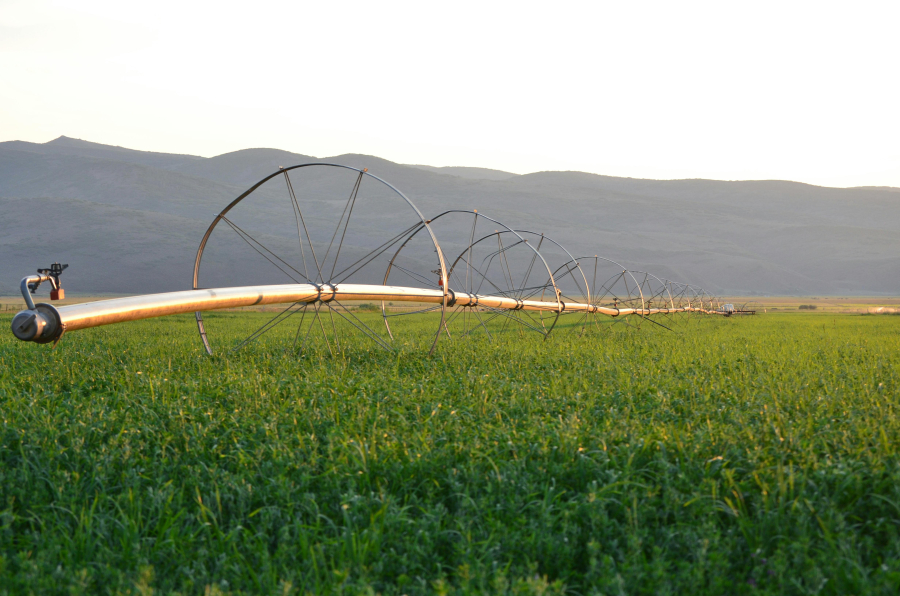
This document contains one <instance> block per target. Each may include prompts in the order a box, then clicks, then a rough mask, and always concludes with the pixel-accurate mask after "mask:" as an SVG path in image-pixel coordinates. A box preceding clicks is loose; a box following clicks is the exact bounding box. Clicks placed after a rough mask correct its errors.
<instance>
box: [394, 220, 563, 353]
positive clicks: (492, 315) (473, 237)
mask: <svg viewBox="0 0 900 596" xmlns="http://www.w3.org/2000/svg"><path fill="white" fill-rule="evenodd" d="M428 221H429V225H430V226H431V227H432V228H433V230H434V232H435V234H436V235H438V236H439V237H440V238H441V249H442V250H443V252H444V258H445V260H446V262H447V280H448V283H449V287H448V293H449V295H450V299H449V301H448V304H447V306H448V309H447V315H446V317H445V321H444V323H443V331H444V333H445V335H447V336H448V337H455V336H461V337H463V336H464V337H468V336H471V335H483V336H485V337H486V338H488V339H492V338H493V337H494V336H495V335H496V334H498V333H502V332H504V331H507V330H510V329H517V330H519V331H526V330H530V331H534V332H537V333H539V334H541V335H543V336H544V337H546V336H548V335H549V334H550V332H551V331H552V329H553V326H554V325H555V324H556V320H557V319H558V317H559V311H560V306H559V305H560V293H559V291H558V289H557V286H556V282H555V279H554V276H553V273H552V272H551V270H550V266H549V265H548V264H547V261H546V260H545V258H544V256H543V253H542V251H541V250H540V248H539V245H540V242H534V241H532V240H530V239H529V238H527V237H526V236H527V235H529V234H530V233H526V234H525V235H523V234H521V233H519V232H517V231H514V230H512V229H511V228H509V227H508V226H506V225H505V224H503V223H502V222H499V221H497V220H495V219H492V218H490V217H487V216H485V215H483V214H481V213H478V211H475V210H471V211H468V210H450V211H445V212H443V213H440V214H438V215H436V216H434V217H432V218H431V219H430V220H428ZM414 240H415V235H411V236H410V237H409V239H408V241H407V242H404V243H403V244H402V245H401V246H399V248H398V249H397V251H396V253H395V254H394V256H393V257H392V259H391V262H390V263H389V265H388V267H387V269H386V271H385V275H384V280H383V283H384V284H385V285H394V284H403V283H406V282H407V281H408V280H410V279H422V278H423V277H425V276H428V275H431V274H433V273H435V272H431V273H428V272H423V271H415V270H411V269H410V268H409V267H407V266H405V265H401V263H403V262H404V260H406V259H409V257H410V255H414V254H415V253H416V248H415V246H414ZM488 295H489V296H494V297H499V298H502V299H504V300H508V301H513V303H512V308H509V307H505V308H501V307H498V306H497V305H496V304H495V303H493V302H488V301H486V300H484V296H488ZM527 300H541V301H544V302H546V306H545V307H544V309H543V310H540V309H539V310H528V309H525V308H522V307H521V305H522V304H523V301H527ZM431 311H432V308H423V309H420V310H414V311H411V312H409V313H387V312H384V320H385V326H386V328H387V329H389V330H391V329H393V326H394V325H395V324H396V322H397V321H398V319H401V318H403V317H407V316H409V315H426V314H427V313H429V312H431Z"/></svg>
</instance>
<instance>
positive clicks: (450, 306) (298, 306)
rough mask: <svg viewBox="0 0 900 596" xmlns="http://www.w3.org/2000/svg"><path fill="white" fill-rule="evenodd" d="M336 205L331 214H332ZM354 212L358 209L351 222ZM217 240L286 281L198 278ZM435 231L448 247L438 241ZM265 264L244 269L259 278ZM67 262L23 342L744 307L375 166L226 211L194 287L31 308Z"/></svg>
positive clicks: (56, 293)
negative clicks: (221, 283)
mask: <svg viewBox="0 0 900 596" xmlns="http://www.w3.org/2000/svg"><path fill="white" fill-rule="evenodd" d="M282 179H283V180H282ZM282 182H283V185H281V186H279V188H275V186H274V185H275V184H281V183H282ZM341 183H346V184H347V185H349V186H350V190H349V196H348V197H347V196H346V190H345V191H343V194H344V195H345V197H346V198H341V200H340V202H338V201H336V200H334V196H335V194H336V193H337V192H338V191H337V190H336V189H339V188H341ZM351 183H352V184H351ZM363 188H366V189H371V190H372V191H373V197H374V198H372V199H371V200H370V201H367V200H366V197H363V196H361V189H363ZM277 193H280V194H277ZM282 199H283V200H282ZM245 201H246V202H245ZM251 202H253V205H252V206H249V207H247V209H245V212H246V214H247V215H248V218H249V221H250V224H244V225H243V226H242V225H239V224H238V223H237V221H236V220H237V217H235V216H233V215H232V212H233V211H235V210H236V209H237V208H239V206H242V205H248V204H249V203H251ZM273 205H279V206H281V207H284V208H285V209H286V208H287V207H286V206H287V205H289V206H290V209H291V211H290V213H291V215H290V216H288V215H287V212H286V211H285V212H283V213H280V214H276V215H273V216H272V221H274V222H275V225H281V224H282V223H283V224H285V225H287V224H290V225H291V226H292V229H293V227H295V228H296V235H295V237H294V239H293V240H292V241H291V242H292V245H291V246H290V248H289V249H285V250H289V251H290V252H291V255H288V254H286V253H285V252H284V250H281V251H276V250H274V249H270V248H269V246H270V245H271V244H272V242H275V243H278V244H279V246H282V245H283V244H284V242H285V241H284V240H283V237H279V239H276V240H274V241H273V240H271V239H270V237H269V236H265V234H260V230H266V229H268V227H272V226H270V225H269V224H266V225H263V224H260V223H259V221H260V220H259V214H260V213H268V212H269V210H271V208H272V207H273ZM366 209H368V212H366ZM338 212H340V217H338V218H337V219H336V222H335V221H330V222H328V223H327V224H326V223H325V222H324V219H328V217H327V216H328V215H329V214H330V216H331V219H332V220H333V219H334V217H336V216H337V214H338ZM360 212H364V213H362V214H361V215H360ZM354 213H357V217H356V219H355V220H354V221H353V224H351V218H352V217H353V215H354ZM323 214H324V215H325V217H323ZM254 218H256V219H254ZM366 218H368V221H367V219H366ZM401 222H402V223H401ZM294 224H295V226H294ZM406 224H409V225H406ZM254 226H255V227H254ZM391 226H394V227H393V229H391V230H390V231H388V229H389V228H391ZM251 232H252V233H251ZM393 232H397V233H393ZM292 233H293V232H292ZM225 234H227V236H225ZM213 238H217V239H222V238H225V239H226V240H227V239H229V238H230V241H232V242H235V243H236V244H237V245H239V246H241V247H243V250H246V248H247V247H249V248H251V249H253V250H252V251H247V254H249V255H252V257H253V258H254V259H257V260H258V259H259V258H260V257H261V258H262V259H264V260H265V261H268V263H269V264H270V265H264V267H268V268H269V270H271V271H272V274H273V275H276V276H277V277H276V278H275V279H274V280H273V281H277V282H278V283H262V284H256V283H254V284H250V285H239V286H235V285H233V284H230V285H226V286H225V287H201V285H200V281H201V264H204V266H207V265H206V263H207V261H208V260H209V259H211V258H212V257H210V256H209V254H208V253H209V250H210V241H211V239H213ZM261 238H263V239H265V240H266V243H265V244H264V243H263V241H262V239H261ZM372 238H377V239H372ZM447 238H450V241H449V242H448V241H447ZM238 239H239V240H241V241H243V244H241V242H239V241H237V240H238ZM439 239H440V240H441V241H444V242H445V244H444V246H443V248H442V245H441V242H440V241H439ZM223 242H224V241H223ZM367 242H368V244H367ZM217 246H224V244H222V242H220V244H219V245H217ZM326 246H327V248H325V247H326ZM227 250H231V252H227ZM227 250H226V249H221V250H219V252H220V254H223V255H226V256H223V257H222V258H221V263H219V264H220V265H221V266H218V265H215V264H214V265H209V266H208V267H209V268H210V269H211V270H214V271H225V272H227V274H228V275H231V276H232V277H227V275H226V276H225V277H224V279H229V280H230V279H232V278H233V277H234V275H235V271H236V266H235V263H236V262H239V261H240V262H243V261H241V259H245V258H246V257H244V256H243V255H241V256H240V257H236V256H234V250H233V249H227ZM317 251H318V252H317ZM226 253H227V254H226ZM342 255H343V260H341V258H342ZM298 256H299V258H298ZM204 257H207V261H204ZM248 262H249V261H248ZM262 262H263V261H261V260H260V261H259V262H258V263H256V262H254V263H252V264H251V265H248V266H247V267H246V270H247V271H249V272H252V273H254V274H256V273H257V272H258V271H259V270H260V268H261V267H262V265H260V263H262ZM222 263H224V264H222ZM65 267H66V265H62V266H60V265H58V264H54V266H53V267H51V268H50V269H39V270H38V274H37V275H30V276H27V277H25V278H24V279H22V281H21V290H22V295H23V297H24V299H25V303H26V307H27V308H26V309H25V310H23V311H21V312H19V313H18V314H16V315H15V316H14V317H13V320H12V332H13V334H14V335H15V336H16V337H17V338H19V339H21V340H23V341H32V342H37V343H49V342H54V344H55V343H56V342H58V341H59V340H60V338H61V337H62V336H63V334H65V333H67V332H71V331H76V330H79V329H85V328H90V327H98V326H101V325H109V324H112V323H121V322H126V321H135V320H139V319H147V318H153V317H162V316H166V315H172V314H179V313H190V312H193V313H196V319H197V327H198V330H199V333H200V337H201V340H202V342H203V344H204V347H205V349H206V351H207V352H208V353H209V354H212V353H213V344H212V342H211V341H210V337H209V333H208V329H207V323H206V321H204V319H203V314H202V313H203V312H206V311H213V310H221V309H236V308H241V307H257V308H259V307H265V306H267V305H277V304H282V305H288V306H287V308H286V309H285V310H283V311H280V312H279V313H278V314H277V315H276V316H274V317H273V318H272V319H270V320H269V321H268V322H267V323H266V324H265V325H263V326H262V327H261V328H259V329H257V330H256V331H254V332H253V333H252V334H251V335H250V336H248V337H246V338H243V339H241V340H240V341H238V342H236V343H235V342H233V344H234V345H232V346H231V349H238V348H241V347H244V346H245V345H247V344H249V343H251V342H253V341H254V340H256V339H258V338H259V337H260V336H262V335H264V334H266V333H268V332H269V331H271V330H272V329H274V328H276V327H278V326H279V325H282V323H284V321H286V320H287V319H288V318H289V317H291V316H293V315H294V314H298V313H300V314H302V316H301V317H299V319H300V323H299V324H298V325H297V328H296V332H295V333H294V332H292V333H291V337H292V338H293V345H294V346H295V347H296V346H297V344H298V343H299V348H300V349H301V350H302V349H304V348H305V347H306V345H307V342H308V341H309V340H310V336H311V335H313V336H314V337H320V338H321V339H322V340H323V343H324V344H326V345H327V346H328V349H329V350H332V346H334V347H339V345H340V336H341V334H339V333H338V332H337V324H336V323H335V321H340V322H341V324H342V325H343V327H344V328H346V329H352V330H354V333H355V334H356V337H357V338H367V339H368V341H372V342H374V343H375V344H376V345H378V346H380V347H383V348H386V349H392V342H393V341H394V340H395V335H396V324H395V325H394V326H393V327H392V324H391V321H392V320H395V319H394V317H409V316H416V315H425V314H428V313H431V314H432V316H433V317H434V318H435V319H436V321H435V322H436V324H437V325H436V329H435V331H434V333H433V334H431V335H429V337H428V340H427V344H428V345H430V348H428V349H429V351H433V350H434V349H435V346H436V345H437V343H438V340H439V339H440V338H441V337H442V336H447V337H453V336H463V337H468V336H470V335H471V334H473V333H475V332H482V333H484V334H485V335H486V336H487V337H489V338H490V337H492V335H491V331H492V330H493V331H497V330H499V329H505V328H507V327H509V326H510V325H512V326H517V327H519V328H520V329H523V330H530V331H535V332H537V333H540V334H542V335H544V336H545V337H547V336H549V335H550V333H551V332H553V330H554V328H555V327H556V326H557V323H558V322H559V321H560V319H561V318H562V317H567V320H574V321H575V323H574V325H571V326H569V327H573V328H575V329H576V330H578V331H579V332H583V331H584V330H585V329H586V328H588V327H589V326H590V325H591V324H592V323H594V322H597V321H599V320H601V319H603V320H605V321H614V322H625V323H626V325H628V324H629V323H628V322H627V321H632V322H637V323H638V324H639V323H640V322H643V321H650V322H652V323H655V324H657V325H659V326H662V327H666V328H668V327H669V325H667V324H666V323H659V322H658V321H655V320H654V319H662V320H665V319H668V320H672V318H673V317H675V316H676V315H679V316H680V315H682V314H685V315H730V314H734V312H742V311H745V310H746V309H737V311H735V309H734V308H733V307H731V305H723V304H722V303H721V301H720V300H719V299H718V298H717V297H715V296H713V295H711V294H709V293H707V292H706V291H704V290H703V289H702V288H699V287H696V286H692V285H689V284H685V283H679V282H674V281H670V280H666V279H662V278H660V277H657V276H655V275H652V274H650V273H645V272H642V271H633V270H629V269H627V268H625V267H623V266H621V265H619V264H618V263H616V262H615V261H612V260H610V259H606V258H603V257H599V256H589V257H585V256H575V255H573V254H572V253H570V252H569V251H568V250H566V249H565V248H564V247H563V245H562V244H561V243H559V242H557V241H556V240H553V239H551V238H549V237H546V236H544V235H543V234H540V233H537V232H532V231H526V230H516V229H513V228H510V227H508V226H506V225H505V224H503V223H502V222H500V221H499V220H496V219H492V218H490V217H487V216H485V215H484V214H481V213H479V212H478V211H477V210H456V209H453V210H447V211H443V212H442V213H439V214H438V215H435V216H434V217H432V218H426V217H425V216H424V215H423V213H422V212H421V211H420V210H419V209H418V208H417V207H416V206H415V205H414V204H413V202H412V201H411V200H410V199H409V198H407V197H406V195H404V194H403V193H402V192H400V191H399V190H397V189H396V188H395V187H393V186H391V185H390V184H389V183H387V182H385V181H384V180H382V179H381V178H378V177H377V176H374V175H373V174H371V173H369V172H368V170H367V169H358V168H353V167H350V166H345V165H340V164H328V163H308V164H301V165H297V166H292V167H288V168H280V169H279V170H278V171H276V172H274V173H272V174H270V175H269V176H267V177H265V178H263V179H262V180H260V181H259V182H258V183H256V184H255V185H253V186H252V187H250V188H249V189H248V190H247V191H246V192H244V193H243V194H241V195H240V196H238V197H237V198H236V199H235V200H234V201H232V202H231V203H230V204H229V205H228V206H226V207H225V208H224V209H223V210H222V211H221V212H219V213H218V214H217V215H216V216H215V218H214V219H213V222H212V223H211V224H210V226H209V228H208V229H207V231H206V234H205V235H204V236H203V238H202V240H201V242H200V247H199V249H198V251H197V256H196V259H195V262H194V270H193V285H192V289H190V290H186V291H180V292H169V293H163V294H148V295H140V296H131V297H126V298H114V299H110V300H101V301H95V302H87V303H81V304H71V305H65V306H53V305H51V304H48V303H40V304H35V303H34V301H33V299H32V297H31V294H32V293H34V292H35V291H36V290H37V288H38V286H40V285H41V283H44V282H49V283H50V285H51V286H52V292H51V296H52V297H53V298H54V299H56V298H57V297H60V298H61V297H63V296H64V294H63V291H62V288H61V285H60V279H59V276H60V274H61V273H62V270H63V269H64V268H65ZM217 267H218V268H217ZM432 267H434V268H433V269H432ZM276 271H277V273H276ZM382 271H383V274H382V273H381V272H382ZM364 282H368V283H364ZM365 301H371V302H375V303H379V304H380V309H378V310H380V312H381V319H382V321H383V328H382V327H381V326H380V325H379V326H376V325H373V324H372V323H371V321H366V320H364V319H365V317H361V316H359V307H358V305H359V304H360V303H362V302H365ZM394 303H408V305H409V306H408V308H412V310H411V311H403V310H398V308H399V307H397V306H396V305H395V304H394ZM366 306H368V307H371V305H370V304H366ZM727 307H730V308H727ZM746 312H747V313H748V314H752V311H749V310H747V311H746ZM438 314H439V315H440V317H439V319H438V318H437V317H436V316H435V315H438ZM307 315H309V318H308V319H309V320H308V321H307ZM572 317H575V318H574V319H573V318H572ZM304 325H306V327H304ZM629 326H634V325H629ZM314 331H315V333H314ZM301 336H302V343H300V339H301ZM312 342H313V343H316V339H313V340H312ZM426 347H427V346H426Z"/></svg>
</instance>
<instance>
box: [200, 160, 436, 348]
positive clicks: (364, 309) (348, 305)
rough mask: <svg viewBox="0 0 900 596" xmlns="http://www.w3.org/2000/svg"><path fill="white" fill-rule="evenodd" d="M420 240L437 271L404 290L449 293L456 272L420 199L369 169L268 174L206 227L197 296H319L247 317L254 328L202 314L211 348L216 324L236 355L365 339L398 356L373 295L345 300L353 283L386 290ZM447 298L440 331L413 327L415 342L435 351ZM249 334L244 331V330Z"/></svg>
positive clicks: (308, 168)
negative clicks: (401, 255)
mask: <svg viewBox="0 0 900 596" xmlns="http://www.w3.org/2000/svg"><path fill="white" fill-rule="evenodd" d="M412 236H414V237H415V238H416V242H414V243H413V244H415V245H416V246H417V248H418V252H417V253H416V254H415V255H414V256H413V257H412V258H411V259H410V261H411V262H414V263H415V265H416V266H417V267H419V268H428V269H430V270H432V271H434V272H435V274H434V275H433V276H432V278H431V279H430V280H429V279H418V280H412V281H410V280H408V281H407V283H405V284H404V286H406V287H414V288H415V287H423V288H425V287H428V288H432V289H440V288H446V287H447V281H446V280H447V267H446V265H445V263H444V259H443V254H442V252H441V250H440V246H439V245H438V241H437V239H436V237H435V235H434V233H433V232H432V230H431V228H430V227H429V224H428V222H427V221H426V219H425V218H424V217H423V216H422V214H421V212H420V211H419V210H418V209H417V208H416V206H415V205H414V204H413V203H412V201H410V200H409V199H408V198H407V197H406V196H405V195H404V194H403V193H402V192H400V191H399V190H397V189H396V188H394V187H393V186H391V185H390V184H389V183H387V182H385V181H384V180H382V179H381V178H378V177H377V176H374V175H372V174H370V173H369V172H368V171H367V170H366V169H357V168H352V167H349V166H343V165H337V164H328V163H309V164H301V165H296V166H292V167H286V168H281V169H280V170H279V171H277V172H274V173H272V174H270V175H269V176H266V177H265V178H263V179H262V180H260V181H259V182H257V183H256V184H254V185H253V186H252V187H250V188H249V189H248V190H247V191H246V192H244V193H243V194H241V195H240V196H239V197H237V198H236V199H235V200H234V201H232V202H231V203H230V204H229V205H228V206H226V207H225V208H224V209H223V210H222V211H221V212H220V213H219V214H217V215H216V217H215V219H214V220H213V222H212V223H211V224H210V226H209V228H208V229H207V230H206V234H205V235H204V236H203V239H202V241H201V242H200V247H199V249H198V250H197V257H196V260H195V263H194V274H193V289H201V288H221V287H229V286H250V285H264V284H307V285H310V286H312V287H313V288H314V291H315V292H316V295H315V299H312V300H311V301H310V302H295V303H293V304H289V305H287V307H286V308H284V307H281V308H278V309H276V310H273V311H270V312H269V313H268V314H267V315H259V314H255V315H244V317H243V319H241V320H247V321H250V322H248V323H246V324H244V325H241V324H236V323H234V322H233V321H232V322H230V323H229V324H227V325H225V324H220V325H216V324H215V323H214V321H213V320H214V319H215V318H216V317H207V319H204V317H203V315H202V314H201V313H200V312H197V313H196V319H197V326H198V329H199V332H200V337H201V339H202V341H203V345H204V347H205V348H206V351H207V352H208V353H210V354H212V353H213V342H212V341H211V339H210V335H211V334H212V328H213V327H218V329H217V331H219V334H221V338H220V339H218V340H217V343H218V344H219V345H221V346H225V347H227V348H230V349H231V350H237V349H240V348H242V347H243V346H245V345H247V344H249V343H251V342H257V343H259V342H266V343H272V344H274V345H279V346H290V347H291V349H293V350H296V351H298V352H303V351H306V350H323V351H328V352H330V353H332V354H334V353H336V352H338V351H342V350H345V349H347V348H348V347H349V346H351V345H359V344H360V343H364V342H360V341H359V340H366V341H367V342H368V344H367V345H369V346H377V347H379V348H384V349H388V350H390V349H392V347H393V346H395V345H396V341H395V338H394V336H393V335H391V334H390V333H387V332H386V331H385V329H384V328H383V326H382V325H381V324H380V320H379V319H380V317H378V316H377V312H378V310H379V309H378V306H377V304H373V303H371V302H367V301H366V300H367V298H366V297H365V296H363V295H361V296H360V297H359V299H354V300H349V301H348V300H337V299H336V297H337V294H338V290H346V289H347V288H351V289H352V287H353V284H378V283H380V282H381V274H380V273H379V271H381V272H383V271H384V267H385V265H386V263H387V262H388V260H389V259H390V257H391V255H392V254H393V253H394V251H396V247H397V246H399V245H405V244H409V243H410V240H409V239H410V237H412ZM423 247H425V249H427V250H423ZM437 281H440V282H442V283H436V282H437ZM346 294H347V292H346V291H345V292H343V294H342V295H346ZM447 296H448V294H447V292H446V291H443V292H438V293H437V294H436V298H435V300H436V301H438V303H437V304H435V305H433V310H434V311H435V312H437V314H438V321H437V322H436V324H434V325H433V327H432V330H431V331H427V330H424V329H423V328H422V327H421V326H420V327H418V328H416V329H410V330H409V331H410V332H411V334H410V338H409V342H408V343H410V344H413V345H415V346H417V347H422V346H425V347H428V346H430V349H431V350H433V349H434V347H435V345H436V343H437V341H438V338H439V337H440V333H439V331H440V329H441V326H442V323H443V317H444V314H445V310H446V307H447ZM401 298H402V296H401ZM245 310H247V309H245ZM250 310H254V309H252V308H251V309H250ZM255 310H260V309H259V308H256V309H255ZM382 310H383V307H382ZM222 317H224V318H231V319H234V317H235V315H234V314H233V313H229V314H228V315H222ZM240 327H244V329H245V331H244V333H243V334H241V333H238V332H237V331H234V330H235V328H240ZM247 331H250V332H249V333H247Z"/></svg>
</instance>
